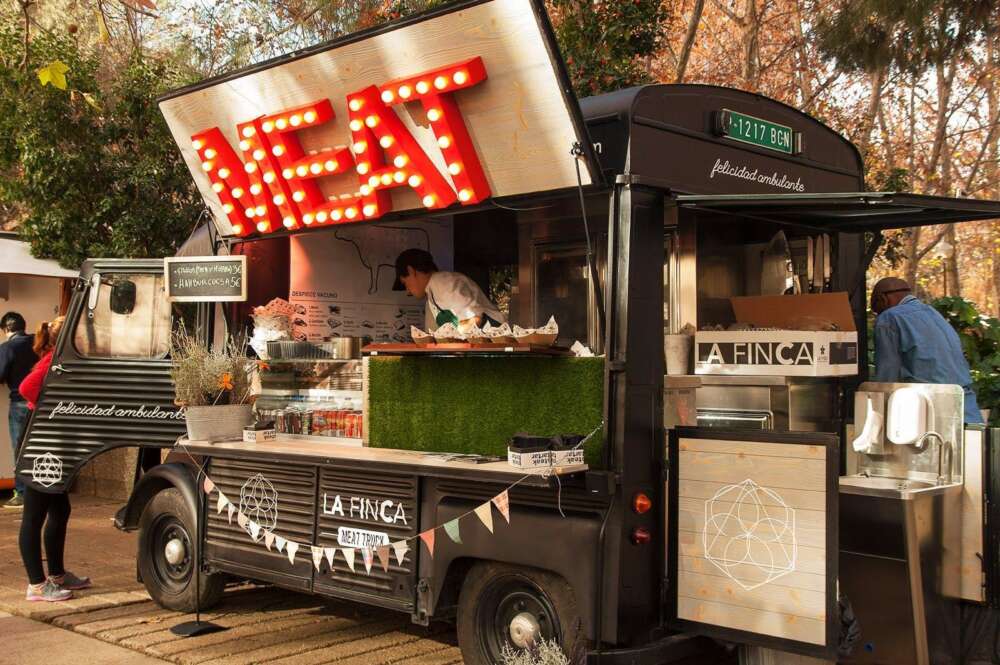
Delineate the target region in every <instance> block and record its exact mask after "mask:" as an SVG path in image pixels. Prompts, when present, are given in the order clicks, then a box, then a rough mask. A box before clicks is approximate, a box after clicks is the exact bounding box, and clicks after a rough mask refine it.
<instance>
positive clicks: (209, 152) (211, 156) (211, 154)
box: [205, 148, 219, 159]
mask: <svg viewBox="0 0 1000 665" xmlns="http://www.w3.org/2000/svg"><path fill="white" fill-rule="evenodd" d="M217 154H219V153H217V152H215V150H214V149H212V148H209V149H208V150H206V151H205V159H215V156H216V155H217Z"/></svg>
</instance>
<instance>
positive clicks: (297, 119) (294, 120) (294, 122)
mask: <svg viewBox="0 0 1000 665" xmlns="http://www.w3.org/2000/svg"><path fill="white" fill-rule="evenodd" d="M455 76H458V74H455ZM288 123H289V124H290V125H291V126H292V127H298V126H299V125H301V124H302V116H300V115H299V114H298V113H296V114H295V115H293V116H292V117H291V118H289V119H288Z"/></svg>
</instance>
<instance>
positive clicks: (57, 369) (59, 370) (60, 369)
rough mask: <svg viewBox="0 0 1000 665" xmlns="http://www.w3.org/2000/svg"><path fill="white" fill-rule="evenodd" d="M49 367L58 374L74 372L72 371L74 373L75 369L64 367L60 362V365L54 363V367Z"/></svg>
mask: <svg viewBox="0 0 1000 665" xmlns="http://www.w3.org/2000/svg"><path fill="white" fill-rule="evenodd" d="M49 369H51V370H52V371H53V372H55V373H56V374H72V373H73V370H71V369H66V368H65V367H63V366H62V365H61V364H60V365H53V366H52V367H50V368H49Z"/></svg>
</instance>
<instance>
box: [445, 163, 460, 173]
mask: <svg viewBox="0 0 1000 665" xmlns="http://www.w3.org/2000/svg"><path fill="white" fill-rule="evenodd" d="M461 172H462V165H461V164H459V163H458V162H452V163H451V164H449V165H448V173H450V174H452V175H458V174H459V173H461Z"/></svg>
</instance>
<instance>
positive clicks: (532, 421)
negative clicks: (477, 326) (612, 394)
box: [368, 357, 604, 466]
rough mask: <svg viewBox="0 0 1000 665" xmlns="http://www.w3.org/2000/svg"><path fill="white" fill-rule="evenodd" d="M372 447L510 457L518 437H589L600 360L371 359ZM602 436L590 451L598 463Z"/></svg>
mask: <svg viewBox="0 0 1000 665" xmlns="http://www.w3.org/2000/svg"><path fill="white" fill-rule="evenodd" d="M368 376H369V387H368V431H369V436H368V438H369V445H371V446H373V447H376V448H404V449H410V450H422V451H435V452H454V453H478V454H483V455H501V456H504V457H506V455H507V443H508V440H509V439H510V437H511V436H512V435H514V434H515V433H517V432H522V431H523V432H527V433H529V434H537V435H541V436H552V435H555V434H572V433H576V434H587V433H589V432H590V431H591V430H593V429H594V428H595V427H597V426H598V425H599V424H600V423H601V419H602V418H603V403H604V359H603V358H523V357H522V358H510V357H502V358H372V359H371V360H370V362H369V371H368ZM600 450H601V443H600V435H599V434H598V435H595V436H594V437H592V438H591V440H590V441H589V442H588V443H587V444H586V446H585V453H586V456H587V463H588V464H590V465H591V466H595V465H597V464H599V463H600Z"/></svg>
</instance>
